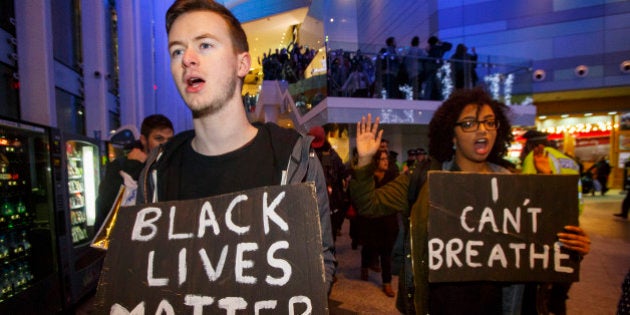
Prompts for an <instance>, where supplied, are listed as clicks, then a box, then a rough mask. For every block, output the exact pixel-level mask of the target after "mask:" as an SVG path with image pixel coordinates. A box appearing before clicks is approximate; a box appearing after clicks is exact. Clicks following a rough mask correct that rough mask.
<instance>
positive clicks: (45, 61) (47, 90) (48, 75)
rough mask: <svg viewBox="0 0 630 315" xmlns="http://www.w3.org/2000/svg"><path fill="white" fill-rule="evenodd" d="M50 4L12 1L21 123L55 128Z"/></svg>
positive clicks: (36, 0) (34, 0)
mask: <svg viewBox="0 0 630 315" xmlns="http://www.w3.org/2000/svg"><path fill="white" fill-rule="evenodd" d="M50 12H51V10H50V1H48V0H31V1H15V20H16V26H15V29H16V32H17V34H16V35H17V53H18V71H19V74H20V108H21V109H20V113H21V119H22V120H25V121H30V122H34V123H38V124H42V125H46V126H57V115H56V109H55V74H54V65H55V64H54V59H53V33H52V22H51V17H50Z"/></svg>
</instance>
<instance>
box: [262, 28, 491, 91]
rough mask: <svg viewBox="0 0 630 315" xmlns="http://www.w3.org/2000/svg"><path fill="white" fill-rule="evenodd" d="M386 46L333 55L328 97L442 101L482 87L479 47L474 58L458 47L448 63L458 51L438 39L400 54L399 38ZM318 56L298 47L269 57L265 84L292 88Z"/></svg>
mask: <svg viewBox="0 0 630 315" xmlns="http://www.w3.org/2000/svg"><path fill="white" fill-rule="evenodd" d="M385 44H386V45H385V47H383V48H382V49H381V50H380V51H379V52H378V53H376V54H365V53H363V52H361V50H357V51H346V50H342V49H333V50H328V52H327V63H328V69H327V73H326V74H327V82H328V84H327V94H328V96H335V97H369V98H394V99H405V98H406V99H415V100H422V99H426V100H441V99H443V98H444V97H445V96H447V95H448V94H449V93H450V91H451V90H452V89H460V88H472V87H474V86H476V85H477V84H478V81H479V80H478V76H477V73H476V70H475V68H476V64H477V54H476V52H475V49H474V47H472V48H471V52H470V53H469V52H468V47H466V46H465V45H464V44H459V45H457V50H456V51H455V52H453V54H452V55H451V57H450V58H449V59H447V58H446V57H445V55H446V54H447V53H448V52H449V51H451V50H452V47H453V45H452V44H451V43H449V42H444V41H441V40H439V39H438V38H437V37H436V36H431V37H430V38H428V39H427V41H426V45H424V47H423V45H421V41H420V38H419V37H417V36H416V37H414V38H413V39H412V40H411V42H410V46H408V47H405V48H398V47H397V43H396V39H395V38H394V37H389V38H387V40H386V42H385ZM315 54H316V50H315V49H310V48H308V47H302V46H300V45H299V44H295V43H292V44H290V45H289V46H288V47H287V48H282V49H276V51H275V52H273V53H272V52H271V51H269V53H266V54H263V57H262V60H259V62H260V63H261V64H262V67H263V74H264V79H265V80H284V81H287V82H289V83H295V82H297V81H299V80H302V79H304V71H305V69H306V68H307V67H308V65H309V64H310V63H311V61H312V60H313V59H314V57H315ZM444 65H447V66H448V70H444V67H443V66H444Z"/></svg>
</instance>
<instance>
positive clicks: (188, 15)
mask: <svg viewBox="0 0 630 315" xmlns="http://www.w3.org/2000/svg"><path fill="white" fill-rule="evenodd" d="M166 32H167V35H168V51H169V56H170V61H171V73H172V75H173V80H174V81H175V85H176V87H177V89H178V90H179V93H180V94H181V96H182V98H183V100H184V102H185V103H186V105H187V106H188V108H189V109H190V110H191V113H192V117H193V127H194V129H193V130H189V131H184V132H182V133H180V134H178V135H176V136H175V137H174V138H173V139H171V141H169V142H168V143H167V144H165V145H163V146H161V147H159V148H158V149H157V150H154V151H153V152H152V153H151V154H150V156H149V157H148V158H147V162H146V166H145V168H144V169H143V170H142V173H141V174H140V178H139V181H138V192H137V195H138V199H137V204H144V203H151V202H158V201H173V200H185V199H198V198H205V197H210V196H216V195H220V194H225V193H231V192H236V191H241V190H247V189H253V188H257V187H263V186H272V185H288V184H294V183H301V182H313V183H314V184H315V188H316V200H317V204H318V211H319V220H320V225H321V236H322V240H321V255H322V257H323V264H324V271H325V281H326V284H327V288H328V292H330V286H331V284H332V279H333V275H334V272H335V258H334V256H333V251H334V244H333V240H332V232H331V224H330V209H329V205H328V194H327V192H326V181H325V178H324V173H323V171H322V167H321V164H320V162H319V160H318V159H317V158H316V157H315V156H310V150H311V148H310V144H311V141H312V139H313V138H312V137H310V136H307V135H304V134H300V133H298V132H297V131H295V130H292V129H285V128H281V127H279V126H278V125H276V124H272V123H267V124H251V123H250V122H249V120H248V118H247V115H246V112H245V106H244V105H243V98H242V97H241V90H242V87H243V80H244V78H245V76H246V75H247V73H248V72H249V69H250V65H251V55H250V53H249V47H248V43H247V36H246V35H245V32H244V31H243V28H242V26H241V24H240V22H239V21H238V20H237V19H236V17H234V15H233V14H232V13H231V12H230V11H229V10H228V9H226V8H225V7H224V6H223V5H221V4H219V3H217V2H215V1H210V0H178V1H175V2H174V3H173V4H172V5H171V7H170V8H169V9H168V11H167V13H166ZM253 174H255V176H252V175H253Z"/></svg>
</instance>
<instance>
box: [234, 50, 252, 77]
mask: <svg viewBox="0 0 630 315" xmlns="http://www.w3.org/2000/svg"><path fill="white" fill-rule="evenodd" d="M251 65H252V56H251V55H250V54H249V52H246V51H245V52H242V53H240V54H238V65H237V66H238V69H237V73H238V77H239V78H244V77H245V76H246V75H247V74H248V73H249V69H250V67H251Z"/></svg>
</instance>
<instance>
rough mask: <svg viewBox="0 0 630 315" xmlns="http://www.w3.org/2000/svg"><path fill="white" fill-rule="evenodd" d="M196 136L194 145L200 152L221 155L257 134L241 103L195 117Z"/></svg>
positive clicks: (245, 142) (194, 148)
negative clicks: (238, 106)
mask: <svg viewBox="0 0 630 315" xmlns="http://www.w3.org/2000/svg"><path fill="white" fill-rule="evenodd" d="M193 125H194V129H195V138H193V140H192V147H193V150H195V151H196V152H197V153H199V154H203V155H209V156H214V155H221V154H225V153H228V152H232V151H234V150H237V149H239V148H241V147H242V146H244V145H245V144H247V143H248V142H250V141H251V140H252V139H254V137H255V136H256V133H257V132H258V129H257V128H256V127H254V126H253V125H252V124H251V123H250V122H249V120H248V119H247V116H246V114H245V111H244V109H243V107H242V105H241V107H240V108H237V106H232V105H229V106H226V107H225V108H223V109H222V110H220V111H219V112H216V113H214V114H211V115H208V116H205V117H202V118H195V119H193Z"/></svg>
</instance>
